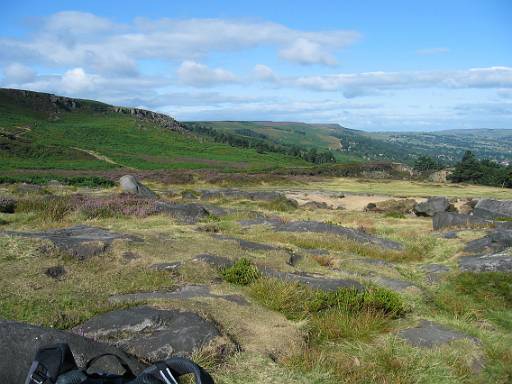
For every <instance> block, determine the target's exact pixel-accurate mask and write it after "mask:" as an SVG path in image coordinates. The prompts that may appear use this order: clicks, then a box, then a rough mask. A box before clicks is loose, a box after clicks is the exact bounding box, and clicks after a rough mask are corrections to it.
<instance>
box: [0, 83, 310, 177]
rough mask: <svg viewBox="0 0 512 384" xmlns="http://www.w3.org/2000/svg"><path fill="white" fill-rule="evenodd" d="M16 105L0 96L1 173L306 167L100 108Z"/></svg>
mask: <svg viewBox="0 0 512 384" xmlns="http://www.w3.org/2000/svg"><path fill="white" fill-rule="evenodd" d="M34 103H35V102H33V101H32V102H27V103H25V104H23V103H20V102H19V100H18V99H17V98H13V97H12V96H11V95H10V94H8V93H6V92H3V91H1V90H0V169H4V170H9V169H74V170H109V169H116V168H120V167H125V168H132V169H140V170H153V169H220V170H235V169H238V170H240V169H243V170H263V169H271V168H275V167H287V166H299V167H300V166H307V165H308V163H306V162H304V161H302V160H300V159H297V158H294V157H290V156H284V155H280V154H273V153H268V154H261V153H257V152H256V151H255V150H253V149H240V148H234V147H231V146H229V145H225V144H218V143H213V142H211V141H208V140H206V139H201V138H197V137H194V136H191V135H187V134H181V133H178V132H174V131H170V130H169V129H165V128H161V127H159V126H157V125H156V124H154V123H151V122H148V121H142V120H140V119H137V118H135V117H132V116H130V115H123V114H119V113H116V112H113V111H112V110H111V109H109V106H106V105H104V104H101V103H96V102H93V101H85V100H81V101H80V108H77V109H76V110H71V111H67V110H62V111H60V112H59V113H58V114H57V116H56V117H55V116H51V113H50V112H49V108H51V107H49V106H47V105H42V106H41V105H34Z"/></svg>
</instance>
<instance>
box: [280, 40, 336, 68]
mask: <svg viewBox="0 0 512 384" xmlns="http://www.w3.org/2000/svg"><path fill="white" fill-rule="evenodd" d="M279 57H281V58H283V59H286V60H289V61H295V62H297V63H300V64H325V65H335V64H336V58H335V57H334V56H333V55H332V54H331V53H329V52H328V51H327V50H325V49H324V48H323V47H322V46H321V45H320V44H319V43H318V42H314V41H311V40H308V39H304V38H300V39H297V40H295V41H294V42H293V43H292V44H291V45H290V46H289V47H288V48H285V49H283V50H281V51H280V52H279Z"/></svg>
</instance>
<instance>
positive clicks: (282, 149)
mask: <svg viewBox="0 0 512 384" xmlns="http://www.w3.org/2000/svg"><path fill="white" fill-rule="evenodd" d="M185 128H186V129H188V130H189V131H191V132H194V133H197V134H199V135H202V136H208V137H209V138H211V139H212V140H213V141H215V142H216V143H223V144H229V145H231V146H232V147H239V148H252V149H255V150H256V152H258V153H266V152H273V153H280V154H283V155H288V156H293V157H298V158H300V159H303V160H305V161H307V162H310V163H313V164H326V163H335V162H336V158H335V157H334V155H333V154H332V152H331V151H322V150H318V149H316V148H305V147H302V146H298V145H282V144H276V143H269V142H268V141H265V140H263V139H261V138H260V137H259V136H257V135H254V137H246V136H240V135H236V134H232V133H229V132H223V131H219V130H217V129H214V128H211V127H206V126H204V125H201V124H197V123H188V124H186V125H185ZM251 132H252V131H251Z"/></svg>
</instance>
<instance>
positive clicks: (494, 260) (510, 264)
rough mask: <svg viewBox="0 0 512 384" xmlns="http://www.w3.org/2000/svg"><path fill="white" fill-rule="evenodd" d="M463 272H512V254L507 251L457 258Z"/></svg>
mask: <svg viewBox="0 0 512 384" xmlns="http://www.w3.org/2000/svg"><path fill="white" fill-rule="evenodd" d="M459 269H460V270H461V271H463V272H512V255H510V254H509V253H507V252H502V253H495V254H491V255H483V256H463V257H461V258H459Z"/></svg>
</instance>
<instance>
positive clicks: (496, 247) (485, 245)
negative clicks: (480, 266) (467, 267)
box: [464, 228, 512, 254]
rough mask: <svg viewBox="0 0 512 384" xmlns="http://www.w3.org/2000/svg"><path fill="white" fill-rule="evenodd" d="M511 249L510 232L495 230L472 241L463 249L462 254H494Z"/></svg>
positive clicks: (511, 234) (511, 236) (511, 238)
mask: <svg viewBox="0 0 512 384" xmlns="http://www.w3.org/2000/svg"><path fill="white" fill-rule="evenodd" d="M509 247H512V230H511V229H501V228H496V229H494V230H492V231H489V232H488V233H487V235H486V236H484V237H482V238H480V239H476V240H472V241H470V242H468V243H467V244H466V246H465V247H464V252H466V253H472V254H478V253H480V254H482V253H496V252H501V251H504V250H505V249H507V248H509Z"/></svg>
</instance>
